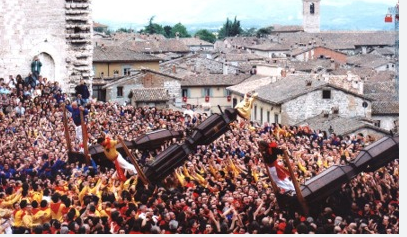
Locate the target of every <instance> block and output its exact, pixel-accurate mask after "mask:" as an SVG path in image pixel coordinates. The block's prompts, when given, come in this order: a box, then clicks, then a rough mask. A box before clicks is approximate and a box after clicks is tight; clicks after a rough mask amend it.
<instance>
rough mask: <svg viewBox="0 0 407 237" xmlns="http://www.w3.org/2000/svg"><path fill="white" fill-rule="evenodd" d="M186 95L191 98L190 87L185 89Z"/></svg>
mask: <svg viewBox="0 0 407 237" xmlns="http://www.w3.org/2000/svg"><path fill="white" fill-rule="evenodd" d="M187 97H188V98H191V90H190V89H187Z"/></svg>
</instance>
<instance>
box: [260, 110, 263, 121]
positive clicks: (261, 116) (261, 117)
mask: <svg viewBox="0 0 407 237" xmlns="http://www.w3.org/2000/svg"><path fill="white" fill-rule="evenodd" d="M260 125H263V108H260Z"/></svg>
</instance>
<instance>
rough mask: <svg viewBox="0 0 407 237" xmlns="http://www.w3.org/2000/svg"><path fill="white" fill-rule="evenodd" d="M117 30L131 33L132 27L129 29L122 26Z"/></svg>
mask: <svg viewBox="0 0 407 237" xmlns="http://www.w3.org/2000/svg"><path fill="white" fill-rule="evenodd" d="M116 32H124V33H129V32H131V29H130V28H129V29H127V28H124V27H120V28H119V29H117V30H116Z"/></svg>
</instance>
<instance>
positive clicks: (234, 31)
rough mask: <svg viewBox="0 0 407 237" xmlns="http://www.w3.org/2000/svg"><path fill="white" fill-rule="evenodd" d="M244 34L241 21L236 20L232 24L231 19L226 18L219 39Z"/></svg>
mask: <svg viewBox="0 0 407 237" xmlns="http://www.w3.org/2000/svg"><path fill="white" fill-rule="evenodd" d="M242 32H243V30H242V28H241V27H240V21H238V20H237V17H235V20H234V21H233V22H232V21H231V20H229V18H226V23H225V24H224V25H223V26H222V28H221V29H220V30H219V38H220V39H223V38H226V37H231V36H236V35H239V34H241V33H242Z"/></svg>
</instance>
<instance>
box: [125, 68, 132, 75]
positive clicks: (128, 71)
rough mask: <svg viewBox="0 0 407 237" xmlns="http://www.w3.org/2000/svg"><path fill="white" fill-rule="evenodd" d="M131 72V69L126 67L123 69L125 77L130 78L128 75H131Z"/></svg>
mask: <svg viewBox="0 0 407 237" xmlns="http://www.w3.org/2000/svg"><path fill="white" fill-rule="evenodd" d="M130 70H131V68H130V67H125V68H123V76H128V75H130Z"/></svg>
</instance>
